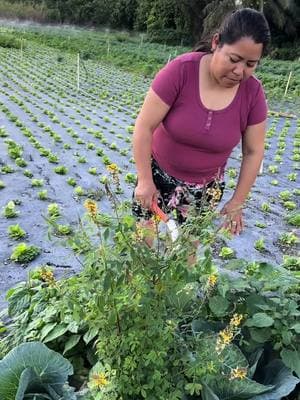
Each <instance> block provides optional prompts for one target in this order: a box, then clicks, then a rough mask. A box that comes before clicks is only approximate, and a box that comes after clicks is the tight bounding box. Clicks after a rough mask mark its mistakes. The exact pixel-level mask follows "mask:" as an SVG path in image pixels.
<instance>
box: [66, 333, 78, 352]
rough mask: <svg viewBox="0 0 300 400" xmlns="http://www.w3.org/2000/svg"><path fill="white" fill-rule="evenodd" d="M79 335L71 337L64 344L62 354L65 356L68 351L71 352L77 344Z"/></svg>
mask: <svg viewBox="0 0 300 400" xmlns="http://www.w3.org/2000/svg"><path fill="white" fill-rule="evenodd" d="M80 338H81V335H72V336H71V337H70V338H69V339H68V340H67V343H66V344H65V348H64V351H63V354H65V353H66V352H67V351H68V350H71V349H72V348H73V347H74V346H76V344H77V343H78V342H79V340H80Z"/></svg>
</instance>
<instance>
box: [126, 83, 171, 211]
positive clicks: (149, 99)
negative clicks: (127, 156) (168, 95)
mask: <svg viewBox="0 0 300 400" xmlns="http://www.w3.org/2000/svg"><path fill="white" fill-rule="evenodd" d="M169 109H170V106H168V105H167V104H166V103H165V102H164V101H162V100H161V99H160V97H159V96H158V95H157V94H156V93H155V92H154V91H153V90H152V89H150V90H149V92H148V94H147V95H146V98H145V100H144V104H143V106H142V109H141V111H140V113H139V115H138V117H137V120H136V123H135V128H134V133H133V156H134V160H135V164H136V169H137V176H138V184H137V187H136V189H135V198H136V200H138V201H139V202H140V203H141V206H142V207H144V208H148V209H149V208H150V207H151V203H152V200H153V198H154V196H155V195H156V192H157V189H156V187H155V185H154V182H153V178H152V171H151V144H152V135H153V132H154V130H155V128H156V127H157V126H158V125H159V124H160V122H161V121H162V120H163V119H164V117H165V116H166V114H167V112H168V111H169Z"/></svg>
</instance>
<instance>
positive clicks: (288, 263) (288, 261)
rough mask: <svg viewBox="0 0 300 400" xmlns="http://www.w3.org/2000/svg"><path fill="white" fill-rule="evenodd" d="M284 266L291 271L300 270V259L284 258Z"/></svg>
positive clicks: (294, 257)
mask: <svg viewBox="0 0 300 400" xmlns="http://www.w3.org/2000/svg"><path fill="white" fill-rule="evenodd" d="M283 265H284V266H285V267H286V268H288V269H291V270H296V271H299V270H300V258H299V257H296V256H287V255H284V256H283Z"/></svg>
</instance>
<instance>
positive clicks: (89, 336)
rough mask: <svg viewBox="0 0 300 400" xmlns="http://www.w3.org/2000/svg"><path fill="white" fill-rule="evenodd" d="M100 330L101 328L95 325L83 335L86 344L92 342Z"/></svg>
mask: <svg viewBox="0 0 300 400" xmlns="http://www.w3.org/2000/svg"><path fill="white" fill-rule="evenodd" d="M98 332H99V328H97V327H95V326H93V327H92V328H90V329H89V330H88V331H87V332H86V333H85V334H84V336H83V340H84V342H85V343H86V344H88V343H90V341H91V340H92V339H94V337H95V336H97V334H98Z"/></svg>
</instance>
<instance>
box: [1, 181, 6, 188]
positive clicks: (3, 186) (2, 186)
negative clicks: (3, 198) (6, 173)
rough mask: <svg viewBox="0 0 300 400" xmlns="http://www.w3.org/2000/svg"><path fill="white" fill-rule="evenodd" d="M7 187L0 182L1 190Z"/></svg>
mask: <svg viewBox="0 0 300 400" xmlns="http://www.w3.org/2000/svg"><path fill="white" fill-rule="evenodd" d="M5 187H6V185H5V183H4V182H3V181H1V180H0V190H1V189H4V188H5Z"/></svg>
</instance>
